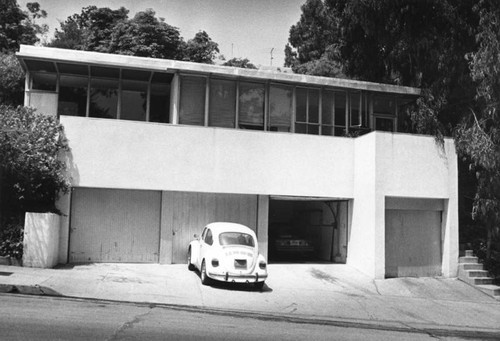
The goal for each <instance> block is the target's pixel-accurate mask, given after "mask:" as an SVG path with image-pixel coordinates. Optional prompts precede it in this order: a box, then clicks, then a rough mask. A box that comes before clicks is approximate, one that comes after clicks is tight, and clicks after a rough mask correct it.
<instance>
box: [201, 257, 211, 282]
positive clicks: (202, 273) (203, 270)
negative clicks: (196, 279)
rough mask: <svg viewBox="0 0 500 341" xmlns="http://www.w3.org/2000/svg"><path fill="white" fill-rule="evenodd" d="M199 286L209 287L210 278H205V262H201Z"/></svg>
mask: <svg viewBox="0 0 500 341" xmlns="http://www.w3.org/2000/svg"><path fill="white" fill-rule="evenodd" d="M200 277H201V284H203V285H209V284H210V277H208V276H207V266H206V265H205V260H203V262H201V270H200Z"/></svg>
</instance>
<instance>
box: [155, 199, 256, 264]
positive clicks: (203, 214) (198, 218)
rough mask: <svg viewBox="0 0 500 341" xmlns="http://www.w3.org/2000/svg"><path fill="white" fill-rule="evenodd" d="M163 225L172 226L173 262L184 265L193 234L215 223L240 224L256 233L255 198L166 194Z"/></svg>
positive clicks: (199, 232)
mask: <svg viewBox="0 0 500 341" xmlns="http://www.w3.org/2000/svg"><path fill="white" fill-rule="evenodd" d="M163 200H164V207H165V208H166V210H168V211H167V212H164V215H163V219H164V220H165V222H164V223H165V224H166V225H168V224H170V225H171V226H172V233H173V238H172V240H173V241H172V261H173V263H185V262H186V260H187V247H188V245H189V242H190V241H191V240H193V235H194V234H195V233H196V234H198V235H199V234H201V231H202V229H203V227H205V226H206V225H207V224H208V223H212V222H216V221H227V222H233V223H239V224H243V225H246V226H248V227H250V228H251V229H252V230H254V231H255V230H256V227H257V196H256V195H245V194H221V193H189V192H166V193H165V196H164V198H163Z"/></svg>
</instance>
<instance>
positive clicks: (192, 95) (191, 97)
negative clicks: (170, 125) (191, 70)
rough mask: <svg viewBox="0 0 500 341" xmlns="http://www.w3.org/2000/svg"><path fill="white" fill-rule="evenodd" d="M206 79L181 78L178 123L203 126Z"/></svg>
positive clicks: (194, 77)
mask: <svg viewBox="0 0 500 341" xmlns="http://www.w3.org/2000/svg"><path fill="white" fill-rule="evenodd" d="M205 91H206V78H205V77H196V76H181V89H180V105H179V108H180V110H179V123H180V124H190V125H199V126H203V125H205Z"/></svg>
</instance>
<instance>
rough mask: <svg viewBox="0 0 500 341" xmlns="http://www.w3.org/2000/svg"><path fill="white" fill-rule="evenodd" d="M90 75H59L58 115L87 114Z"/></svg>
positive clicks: (82, 115)
mask: <svg viewBox="0 0 500 341" xmlns="http://www.w3.org/2000/svg"><path fill="white" fill-rule="evenodd" d="M88 83H89V78H88V77H75V76H68V75H61V76H60V77H59V102H58V105H57V114H58V115H67V116H81V117H85V116H86V115H87V89H88Z"/></svg>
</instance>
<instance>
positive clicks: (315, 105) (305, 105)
mask: <svg viewBox="0 0 500 341" xmlns="http://www.w3.org/2000/svg"><path fill="white" fill-rule="evenodd" d="M295 122H296V124H295V132H296V133H299V134H312V135H317V134H319V90H318V89H304V88H297V89H296V91H295ZM302 123H305V129H304V127H303V124H302Z"/></svg>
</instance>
